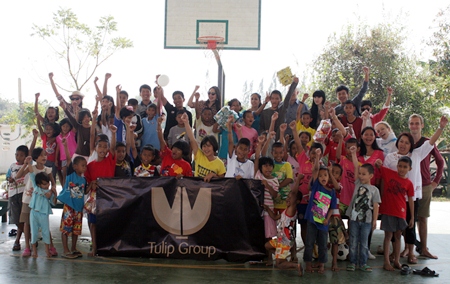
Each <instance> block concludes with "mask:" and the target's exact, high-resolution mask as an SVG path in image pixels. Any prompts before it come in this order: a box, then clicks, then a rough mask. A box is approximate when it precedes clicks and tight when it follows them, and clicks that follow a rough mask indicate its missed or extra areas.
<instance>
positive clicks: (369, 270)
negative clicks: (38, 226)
mask: <svg viewBox="0 0 450 284" xmlns="http://www.w3.org/2000/svg"><path fill="white" fill-rule="evenodd" d="M347 267H348V266H347ZM359 269H360V270H361V271H364V272H372V267H370V266H369V265H367V264H366V265H364V266H361V267H360V268H359Z"/></svg>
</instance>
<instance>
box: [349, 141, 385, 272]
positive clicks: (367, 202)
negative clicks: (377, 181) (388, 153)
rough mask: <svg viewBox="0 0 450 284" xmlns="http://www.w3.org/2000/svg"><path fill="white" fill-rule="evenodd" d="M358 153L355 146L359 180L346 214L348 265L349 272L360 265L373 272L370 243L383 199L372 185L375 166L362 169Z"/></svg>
mask: <svg viewBox="0 0 450 284" xmlns="http://www.w3.org/2000/svg"><path fill="white" fill-rule="evenodd" d="M356 151H357V149H356V147H355V146H352V147H351V148H350V152H351V154H352V157H353V164H354V167H355V173H358V178H357V179H356V182H355V190H354V192H353V197H352V201H351V203H350V206H349V207H348V209H347V212H346V213H347V214H346V215H347V216H349V219H350V220H349V230H350V264H349V265H347V270H348V271H355V268H356V266H357V265H358V266H359V269H361V270H362V271H366V272H372V268H371V267H370V266H369V265H367V259H368V257H369V246H368V242H369V234H370V232H371V231H372V230H375V228H376V227H377V220H378V205H379V204H380V203H381V198H380V193H379V191H378V188H376V187H375V186H373V185H371V184H370V180H371V179H372V177H373V175H374V168H373V166H372V165H371V164H364V165H362V166H361V167H360V166H359V163H358V161H357V158H356ZM358 252H359V253H358ZM358 255H359V257H358ZM358 258H359V259H358Z"/></svg>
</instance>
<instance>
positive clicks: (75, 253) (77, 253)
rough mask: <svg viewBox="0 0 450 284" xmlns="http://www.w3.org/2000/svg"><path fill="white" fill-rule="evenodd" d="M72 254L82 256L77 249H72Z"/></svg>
mask: <svg viewBox="0 0 450 284" xmlns="http://www.w3.org/2000/svg"><path fill="white" fill-rule="evenodd" d="M72 254H73V255H74V256H76V257H82V256H83V254H82V253H81V252H80V251H78V250H74V251H73V252H72Z"/></svg>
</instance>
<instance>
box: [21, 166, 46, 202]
mask: <svg viewBox="0 0 450 284" xmlns="http://www.w3.org/2000/svg"><path fill="white" fill-rule="evenodd" d="M32 167H33V173H34V174H35V175H37V174H38V173H42V172H45V173H46V174H48V175H51V174H52V168H49V167H44V168H43V169H42V170H39V169H37V168H36V165H33V166H32ZM33 190H34V187H33V182H32V181H31V180H30V175H29V174H27V175H26V176H25V190H24V192H23V196H22V202H23V203H26V204H30V201H31V196H32V195H33Z"/></svg>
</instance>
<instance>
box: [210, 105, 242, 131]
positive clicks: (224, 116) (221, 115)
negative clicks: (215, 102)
mask: <svg viewBox="0 0 450 284" xmlns="http://www.w3.org/2000/svg"><path fill="white" fill-rule="evenodd" d="M230 115H232V116H233V117H234V120H235V121H236V119H238V118H239V115H238V114H237V113H236V112H235V111H234V110H231V109H230V107H229V106H224V107H223V108H222V109H221V110H219V111H218V112H217V113H216V115H214V120H215V121H216V122H217V123H218V124H219V126H220V127H222V128H223V129H227V121H228V117H229V116H230Z"/></svg>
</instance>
